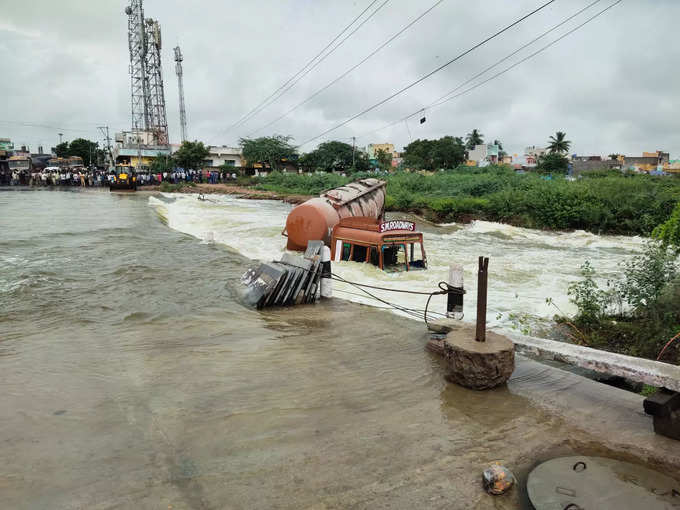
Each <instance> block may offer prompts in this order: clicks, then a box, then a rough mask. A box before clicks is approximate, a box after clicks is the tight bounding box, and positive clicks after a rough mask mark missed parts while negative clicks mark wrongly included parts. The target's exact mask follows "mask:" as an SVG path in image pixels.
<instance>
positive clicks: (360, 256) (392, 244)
mask: <svg viewBox="0 0 680 510" xmlns="http://www.w3.org/2000/svg"><path fill="white" fill-rule="evenodd" d="M331 260H333V261H335V262H340V261H341V260H348V261H353V262H364V263H367V264H373V265H374V266H378V267H379V268H380V269H383V270H385V271H412V270H414V269H427V256H426V254H425V245H424V244H423V234H422V233H421V232H416V225H415V223H413V222H411V221H404V220H394V221H382V222H381V221H378V220H376V219H374V218H366V217H362V216H357V217H353V218H344V219H342V220H340V222H339V223H338V224H337V225H335V227H333V233H332V236H331Z"/></svg>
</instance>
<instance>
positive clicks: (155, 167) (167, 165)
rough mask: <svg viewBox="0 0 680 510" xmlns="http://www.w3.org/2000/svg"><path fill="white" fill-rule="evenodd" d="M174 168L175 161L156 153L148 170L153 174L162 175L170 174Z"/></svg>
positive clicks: (170, 157) (166, 155) (165, 155)
mask: <svg viewBox="0 0 680 510" xmlns="http://www.w3.org/2000/svg"><path fill="white" fill-rule="evenodd" d="M174 168H175V160H174V159H173V158H172V156H170V155H168V154H161V153H158V155H157V156H156V158H155V159H154V160H153V161H152V162H151V166H149V170H150V171H151V173H153V174H162V173H163V172H171V171H172V170H173V169H174Z"/></svg>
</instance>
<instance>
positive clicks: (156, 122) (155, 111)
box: [145, 19, 168, 145]
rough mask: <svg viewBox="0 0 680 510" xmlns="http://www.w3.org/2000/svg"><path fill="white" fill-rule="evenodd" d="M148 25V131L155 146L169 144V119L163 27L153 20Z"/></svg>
mask: <svg viewBox="0 0 680 510" xmlns="http://www.w3.org/2000/svg"><path fill="white" fill-rule="evenodd" d="M145 24H146V73H147V80H148V81H149V95H148V99H147V101H148V102H147V110H148V113H149V124H148V129H149V131H151V133H152V136H153V142H154V144H155V145H167V144H168V119H167V117H166V115H165V92H164V90H163V69H162V66H161V48H162V44H161V26H160V24H159V23H158V21H156V20H153V19H147V20H145Z"/></svg>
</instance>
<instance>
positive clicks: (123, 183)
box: [109, 166, 137, 191]
mask: <svg viewBox="0 0 680 510" xmlns="http://www.w3.org/2000/svg"><path fill="white" fill-rule="evenodd" d="M109 191H137V176H136V175H135V172H134V170H133V169H132V168H131V167H124V166H119V167H116V173H115V175H110V176H109Z"/></svg>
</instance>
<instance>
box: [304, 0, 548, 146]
mask: <svg viewBox="0 0 680 510" xmlns="http://www.w3.org/2000/svg"><path fill="white" fill-rule="evenodd" d="M555 1H556V0H548V2H545V3H544V4H543V5H541V6H540V7H538V8H536V9H534V10H533V11H531V12H530V13H529V14H525V15H524V16H522V17H521V18H519V19H518V20H516V21H514V22H512V23H511V24H510V25H508V26H506V27H505V28H503V29H501V30H499V31H498V32H496V33H495V34H493V35H491V36H489V37H487V38H486V39H484V40H483V41H482V42H479V43H477V44H475V45H474V46H472V47H471V48H469V49H467V50H465V51H464V52H463V53H461V54H459V55H458V56H456V57H454V58H452V59H451V60H449V61H448V62H446V63H444V64H442V65H441V66H439V67H437V68H436V69H434V70H433V71H430V72H429V73H427V74H426V75H424V76H421V77H420V78H418V79H417V80H416V81H414V82H412V83H410V84H409V85H407V86H405V87H403V88H402V89H400V90H398V91H396V92H394V93H393V94H391V95H390V96H388V97H386V98H385V99H383V100H381V101H378V102H377V103H375V104H374V105H373V106H370V107H368V108H366V109H365V110H362V111H361V112H359V113H357V114H356V115H354V116H352V117H350V118H349V119H347V120H345V121H343V122H341V123H340V124H337V125H335V126H333V127H332V128H330V129H327V130H326V131H324V132H323V133H321V134H319V135H316V136H315V137H313V138H310V139H309V140H307V141H305V142H303V143H301V144H300V145H298V147H302V146H303V145H306V144H308V143H309V142H313V141H314V140H316V139H318V138H321V137H322V136H324V135H327V134H328V133H330V132H332V131H335V130H336V129H338V128H341V127H342V126H344V125H345V124H348V123H350V122H352V121H353V120H354V119H357V118H359V117H361V116H362V115H365V114H366V113H368V112H370V111H372V110H375V109H376V108H377V107H378V106H380V105H383V104H385V103H386V102H387V101H389V100H390V99H393V98H395V97H397V96H398V95H400V94H403V93H404V92H406V91H407V90H408V89H410V88H412V87H414V86H415V85H417V84H418V83H420V82H422V81H424V80H426V79H428V78H429V77H430V76H432V75H433V74H436V73H438V72H439V71H441V70H442V69H444V68H445V67H448V66H449V65H451V64H453V63H454V62H456V61H457V60H460V59H461V58H463V57H464V56H465V55H468V54H469V53H472V52H473V51H474V50H476V49H477V48H479V47H480V46H483V45H484V44H486V43H487V42H489V41H491V40H492V39H495V38H496V37H498V36H499V35H501V34H502V33H504V32H507V31H508V30H510V29H511V28H512V27H514V26H516V25H519V24H520V23H521V22H522V21H524V20H525V19H527V18H529V17H531V16H533V15H534V14H536V13H537V12H539V11H540V10H542V9H545V8H546V7H548V6H549V5H550V4H552V3H554V2H555Z"/></svg>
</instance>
